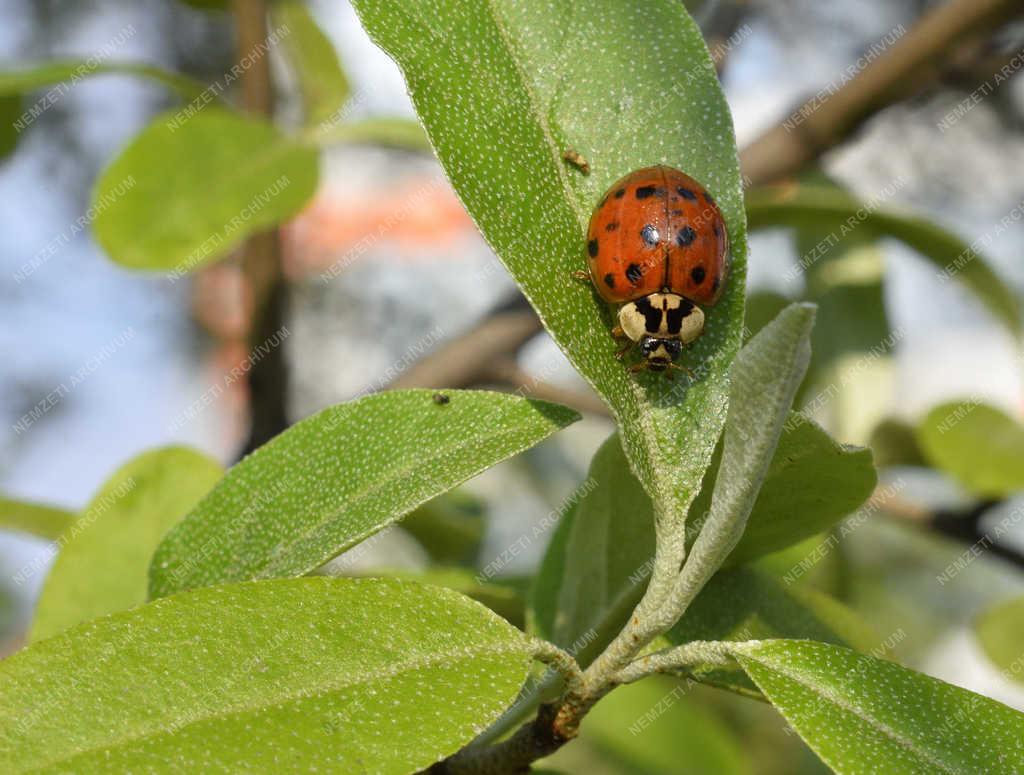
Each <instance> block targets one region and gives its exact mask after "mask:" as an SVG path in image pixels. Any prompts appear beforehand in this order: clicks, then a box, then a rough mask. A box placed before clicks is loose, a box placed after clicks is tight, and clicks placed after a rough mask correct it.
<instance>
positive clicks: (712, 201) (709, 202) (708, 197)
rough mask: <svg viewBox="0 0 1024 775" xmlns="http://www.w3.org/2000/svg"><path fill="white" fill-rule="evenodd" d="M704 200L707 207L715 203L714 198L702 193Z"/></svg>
mask: <svg viewBox="0 0 1024 775" xmlns="http://www.w3.org/2000/svg"><path fill="white" fill-rule="evenodd" d="M704 199H705V200H707V203H708V204H709V205H713V204H714V203H715V198H714V197H713V196H711V194H709V193H708V192H707V191H705V192H704Z"/></svg>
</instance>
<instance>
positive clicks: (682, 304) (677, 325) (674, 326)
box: [665, 299, 693, 334]
mask: <svg viewBox="0 0 1024 775" xmlns="http://www.w3.org/2000/svg"><path fill="white" fill-rule="evenodd" d="M691 312H693V304H692V303H690V302H689V301H687V300H686V299H680V301H679V306H678V307H676V308H675V309H670V310H667V311H666V313H665V327H666V328H667V329H668V332H669V333H670V334H678V333H679V331H680V330H681V329H682V327H683V321H684V320H685V319H686V318H687V317H689V315H690V313H691Z"/></svg>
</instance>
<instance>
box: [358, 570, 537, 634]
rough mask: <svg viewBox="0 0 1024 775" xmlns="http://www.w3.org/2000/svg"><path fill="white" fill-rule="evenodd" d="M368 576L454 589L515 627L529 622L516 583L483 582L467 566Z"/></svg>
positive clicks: (376, 571)
mask: <svg viewBox="0 0 1024 775" xmlns="http://www.w3.org/2000/svg"><path fill="white" fill-rule="evenodd" d="M366 575H367V576H374V577H376V576H384V577H387V578H393V579H404V580H406V581H415V582H417V583H419V584H430V585H433V586H435V587H445V588H446V589H453V590H455V591H456V592H459V593H461V594H463V595H465V596H466V597H468V598H471V599H472V600H476V601H477V602H478V603H481V604H482V605H485V606H487V607H488V608H490V609H491V610H492V611H494V613H496V614H497V615H498V616H500V617H501V618H502V619H504V620H505V621H507V622H508V623H509V624H511V625H512V626H513V627H517V628H519V629H522V628H523V626H524V624H525V615H524V608H525V602H524V601H523V598H522V596H520V594H519V592H518V591H517V590H516V589H515V588H514V587H512V586H508V585H505V584H502V583H501V582H500V581H495V582H491V583H484V582H481V581H480V580H479V579H478V578H477V576H476V574H475V573H473V572H472V571H471V570H468V569H466V568H427V569H426V570H389V569H381V570H375V571H372V572H370V573H367V574H366Z"/></svg>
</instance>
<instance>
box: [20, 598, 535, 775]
mask: <svg viewBox="0 0 1024 775" xmlns="http://www.w3.org/2000/svg"><path fill="white" fill-rule="evenodd" d="M529 662H530V645H529V643H528V642H527V641H526V639H525V638H524V637H523V636H522V634H521V633H519V632H518V631H517V630H515V628H513V627H510V626H509V625H508V624H507V623H506V622H504V621H503V620H501V619H499V618H498V617H497V616H495V615H494V614H492V613H491V612H490V611H488V610H487V609H485V608H484V607H483V606H481V605H479V604H477V603H474V602H472V601H469V600H467V599H466V598H464V597H462V596H461V595H458V594H457V593H455V592H452V591H450V590H444V589H441V588H439V587H421V586H418V585H416V584H411V583H408V582H399V581H393V580H370V579H361V580H356V579H326V578H306V579H289V580H283V581H272V582H260V583H256V584H239V585H231V586H222V587H214V588H210V589H204V590H200V591H197V592H194V593H191V594H186V595H179V596H177V597H173V598H168V599H166V600H160V601H158V602H156V603H152V604H150V605H146V606H143V607H141V608H137V609H135V610H133V611H128V612H124V613H119V614H114V615H112V616H109V617H105V618H103V619H98V620H96V621H95V622H91V623H88V624H85V625H81V626H79V627H76V628H74V629H72V630H70V631H68V632H67V633H64V634H62V635H58V636H57V637H55V638H50V639H48V640H46V641H43V642H42V643H39V644H37V645H35V646H32V647H30V648H28V649H26V650H25V651H22V652H20V653H19V654H16V655H14V656H13V657H10V658H8V659H5V660H4V661H3V662H0V770H2V771H3V772H7V773H17V772H27V771H40V770H46V771H60V772H171V771H174V772H268V771H281V770H282V769H283V770H287V771H291V772H298V771H302V772H313V771H322V772H327V771H330V772H345V773H349V772H371V771H372V772H374V773H394V774H395V775H405V774H406V773H409V772H414V771H418V770H420V769H422V768H424V767H427V766H429V765H430V764H431V763H432V762H434V761H437V760H438V759H440V758H442V757H444V756H446V755H448V754H451V753H453V752H454V751H456V750H457V749H459V748H460V747H461V746H462V745H464V744H465V743H468V742H469V741H470V740H471V739H472V738H473V736H474V734H475V733H476V732H477V731H479V730H480V729H481V727H482V726H483V725H485V724H487V723H488V722H489V721H491V720H493V719H494V718H496V717H497V716H498V715H499V714H500V713H501V711H502V710H503V709H504V708H505V707H506V706H508V704H509V703H510V702H512V700H513V699H515V696H516V693H517V692H518V691H519V688H520V686H522V683H523V681H524V679H525V678H526V675H527V669H528V666H529Z"/></svg>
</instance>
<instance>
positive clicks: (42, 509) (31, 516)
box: [0, 498, 75, 541]
mask: <svg viewBox="0 0 1024 775" xmlns="http://www.w3.org/2000/svg"><path fill="white" fill-rule="evenodd" d="M74 521H75V515H74V513H72V512H70V511H68V510H66V509H60V508H57V507H56V506H46V505H43V504H41V503H29V502H28V501H21V500H14V499H12V498H0V528H2V529H4V530H17V531H19V532H21V533H29V534H31V535H34V536H38V537H39V538H45V539H46V540H48V541H56V540H57V539H58V538H60V537H61V534H62V533H63V532H64V531H65V530H67V529H68V528H69V527H71V525H72V524H74Z"/></svg>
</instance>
